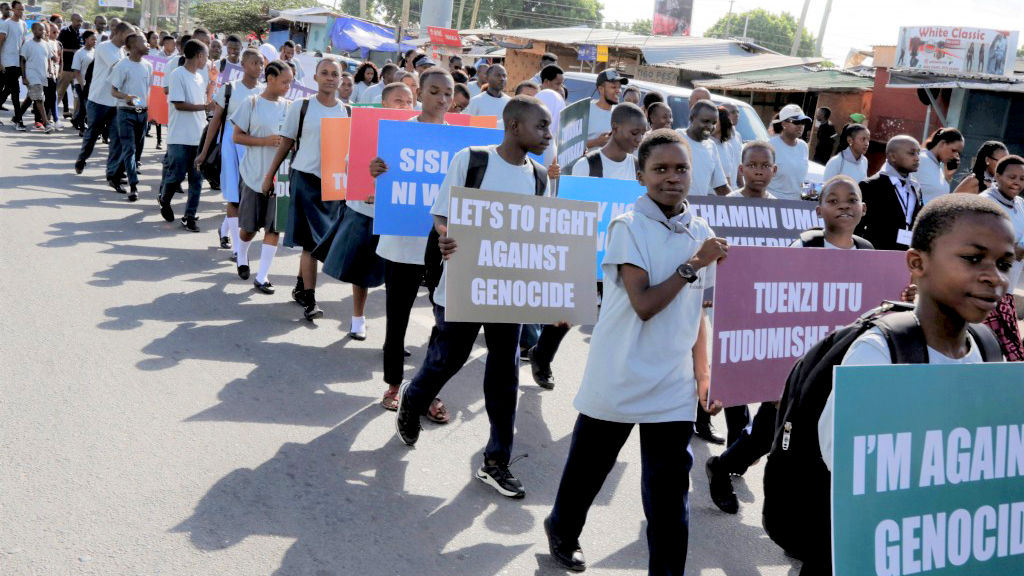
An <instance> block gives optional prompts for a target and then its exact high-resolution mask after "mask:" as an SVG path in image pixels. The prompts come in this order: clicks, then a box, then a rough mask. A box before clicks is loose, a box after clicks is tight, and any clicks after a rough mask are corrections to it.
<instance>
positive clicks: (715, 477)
mask: <svg viewBox="0 0 1024 576" xmlns="http://www.w3.org/2000/svg"><path fill="white" fill-rule="evenodd" d="M721 464H722V462H721V460H719V458H718V456H712V457H711V458H708V461H707V463H706V464H704V470H706V471H707V473H708V485H709V488H710V490H709V491H710V492H711V501H712V502H714V503H715V506H718V508H719V510H721V511H722V512H725V513H726V514H735V513H737V512H739V510H740V503H739V501H738V500H737V499H736V493H735V492H733V490H732V478H731V477H730V476H729V473H728V472H726V471H725V470H722V469H721V468H722V465H721Z"/></svg>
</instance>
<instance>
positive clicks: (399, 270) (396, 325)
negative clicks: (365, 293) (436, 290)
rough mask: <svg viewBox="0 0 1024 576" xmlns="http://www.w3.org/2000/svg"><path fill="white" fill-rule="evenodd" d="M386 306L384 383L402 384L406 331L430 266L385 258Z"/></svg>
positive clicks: (391, 384)
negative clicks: (424, 276)
mask: <svg viewBox="0 0 1024 576" xmlns="http://www.w3.org/2000/svg"><path fill="white" fill-rule="evenodd" d="M384 265H385V268H384V289H385V299H384V302H385V304H384V307H385V310H386V312H387V327H386V328H385V332H384V382H386V383H387V384H388V385H390V386H398V385H400V384H401V383H402V375H403V371H404V369H405V332H406V330H407V329H408V328H409V315H410V314H411V313H412V307H413V304H415V303H416V295H417V294H419V291H420V284H421V283H422V281H423V274H424V273H425V272H426V270H427V267H426V266H423V265H420V264H402V263H399V262H392V261H390V260H385V261H384Z"/></svg>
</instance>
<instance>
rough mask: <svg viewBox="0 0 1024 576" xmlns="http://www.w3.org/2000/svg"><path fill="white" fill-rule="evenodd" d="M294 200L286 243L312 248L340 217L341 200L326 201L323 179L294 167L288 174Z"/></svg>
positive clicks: (287, 227)
mask: <svg viewBox="0 0 1024 576" xmlns="http://www.w3.org/2000/svg"><path fill="white" fill-rule="evenodd" d="M288 182H289V192H290V194H291V202H289V203H288V222H287V223H286V224H285V231H284V245H285V246H288V247H290V248H302V249H303V250H305V251H306V252H312V251H313V250H315V249H316V247H317V246H318V245H319V244H320V243H321V242H322V241H323V239H324V237H325V236H326V235H327V233H328V232H329V231H330V230H331V227H332V226H334V225H335V223H336V222H337V220H338V219H339V218H340V217H341V208H342V203H341V202H324V201H323V199H322V195H321V192H320V179H319V178H317V177H316V175H314V174H310V173H308V172H301V171H299V170H292V171H291V173H290V174H289V176H288Z"/></svg>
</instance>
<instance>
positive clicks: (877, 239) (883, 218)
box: [857, 174, 922, 250]
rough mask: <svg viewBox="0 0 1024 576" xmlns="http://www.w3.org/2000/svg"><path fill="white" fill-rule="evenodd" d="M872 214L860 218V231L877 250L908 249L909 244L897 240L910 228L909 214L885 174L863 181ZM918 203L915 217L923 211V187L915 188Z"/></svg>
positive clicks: (869, 210) (858, 229)
mask: <svg viewBox="0 0 1024 576" xmlns="http://www.w3.org/2000/svg"><path fill="white" fill-rule="evenodd" d="M860 190H861V193H862V194H863V195H864V203H865V204H866V205H867V207H868V213H867V214H865V215H864V218H863V219H862V220H861V221H860V226H858V227H857V234H858V235H860V236H862V237H864V239H865V240H867V241H868V242H871V244H873V245H874V246H875V250H906V249H907V248H908V247H907V246H903V245H902V244H897V243H896V234H897V233H898V232H899V230H901V229H903V228H906V227H907V217H906V215H905V214H904V213H903V206H902V205H901V204H900V200H899V192H897V191H896V187H895V186H893V184H892V181H891V180H889V177H888V176H886V175H885V174H875V175H874V176H872V177H871V178H868V179H867V180H865V181H863V182H861V183H860ZM914 194H915V195H916V196H917V202H916V204H915V206H914V214H913V216H914V218H917V213H918V212H920V211H921V206H922V204H921V190H920V188H918V187H916V186H915V187H914Z"/></svg>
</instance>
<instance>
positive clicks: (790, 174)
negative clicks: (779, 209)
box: [768, 104, 811, 200]
mask: <svg viewBox="0 0 1024 576" xmlns="http://www.w3.org/2000/svg"><path fill="white" fill-rule="evenodd" d="M810 125H811V119H810V118H809V117H808V116H807V115H805V114H804V111H803V110H802V109H801V108H800V107H799V106H797V105H796V104H787V105H786V106H783V108H782V110H780V111H779V118H778V120H777V121H775V122H772V127H773V128H774V130H775V134H776V136H773V137H772V139H771V140H769V142H771V145H772V147H773V148H775V164H776V165H777V166H778V167H779V169H778V171H777V172H776V173H775V178H773V179H772V184H771V186H769V188H768V189H769V190H770V191H771V193H772V194H774V195H775V196H776V197H778V198H781V199H782V200H800V198H801V195H802V194H803V186H804V180H805V179H806V178H807V158H808V155H807V154H808V151H807V142H804V140H803V139H802V138H801V136H802V135H803V133H804V130H806V129H807V128H808V127H809V126H810Z"/></svg>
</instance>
